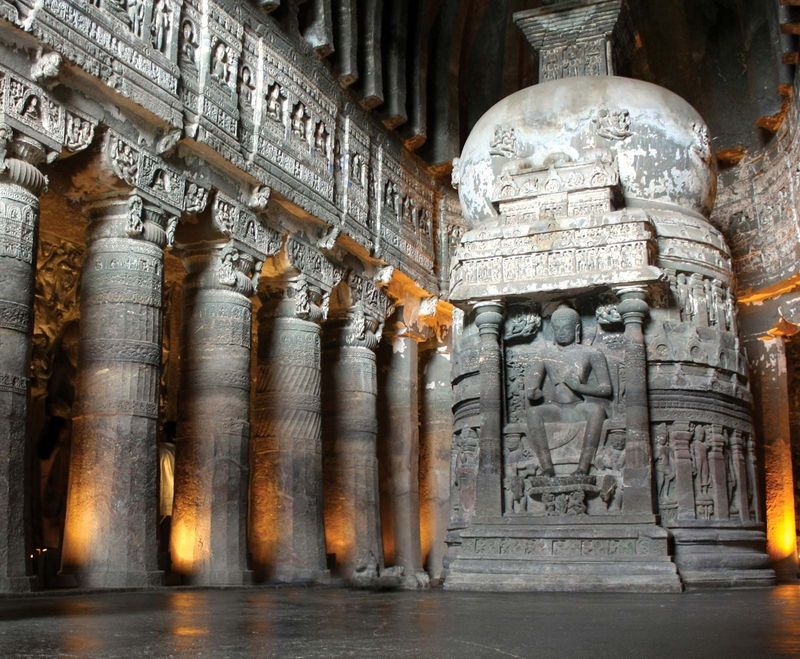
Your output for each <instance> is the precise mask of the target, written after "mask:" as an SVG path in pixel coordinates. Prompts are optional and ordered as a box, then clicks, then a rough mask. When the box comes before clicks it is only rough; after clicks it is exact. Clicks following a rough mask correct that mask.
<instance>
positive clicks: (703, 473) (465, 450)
mask: <svg viewBox="0 0 800 659" xmlns="http://www.w3.org/2000/svg"><path fill="white" fill-rule="evenodd" d="M690 431H691V433H692V436H691V440H690V442H689V453H690V458H691V462H692V476H693V484H694V485H693V486H694V490H695V492H694V494H695V502H696V507H697V511H698V514H699V515H700V517H703V518H708V517H710V515H711V513H712V511H713V499H712V498H711V496H710V493H711V491H712V488H713V487H714V483H713V480H712V477H711V468H710V461H709V451H710V450H711V449H712V446H711V441H710V437H709V435H710V433H709V431H708V429H707V427H706V426H704V425H702V424H691V426H690ZM735 432H738V431H735V430H727V429H724V428H723V429H721V431H720V437H721V440H722V451H723V456H724V465H725V472H726V476H725V486H726V490H727V498H728V503H729V512H730V514H731V515H736V514H739V512H740V511H739V510H738V501H737V496H736V495H737V493H738V488H739V487H741V486H744V487H746V488H747V493H748V495H747V500H748V502H751V504H750V505H751V508H752V500H753V490H754V484H753V483H751V482H750V479H749V478H747V477H746V478H747V482H746V483H744V484H742V483H740V482H739V476H738V473H737V470H736V468H735V465H734V459H735V456H734V452H733V450H732V449H731V442H730V439H731V436H732V435H733V433H735ZM453 440H454V441H453V449H452V464H451V469H452V476H453V477H454V478H455V479H456V480H458V478H459V474H460V472H465V471H469V470H474V469H475V468H477V458H478V445H479V437H478V429H477V428H471V427H467V428H464V429H462V430H461V431H458V432H456V433H455V434H454V436H453ZM612 444H613V443H612ZM745 446H746V455H744V457H745V458H746V460H747V461H748V462H750V461H751V460H752V459H753V456H752V455H751V453H752V446H751V445H750V443H749V442H747V443H745V442H744V441H743V442H742V449H743V450H744V449H745ZM517 454H519V455H517ZM505 460H506V462H507V463H508V462H514V463H515V464H514V466H513V467H511V471H514V472H516V473H517V474H519V467H521V466H523V463H526V464H529V465H530V469H528V470H526V469H524V468H523V470H522V471H523V472H526V473H527V472H529V474H528V475H535V474H536V473H537V470H538V466H537V465H536V460H535V458H534V457H533V456H532V454H523V449H522V447H521V445H520V446H516V445H515V446H506V451H505ZM653 462H654V467H655V477H656V492H657V495H658V499H659V501H660V502H661V505H662V506H663V505H664V504H667V505H670V504H672V503H674V501H675V497H676V494H677V492H676V487H675V481H676V468H675V465H676V457H675V450H674V446H673V445H672V443H671V442H670V441H669V433H668V432H667V425H666V424H664V423H662V424H659V425H658V426H657V427H656V430H655V434H654V448H653ZM624 465H625V459H624V446H618V445H609V446H607V447H606V449H601V450H600V451H599V452H598V455H597V457H596V459H595V467H596V468H598V469H602V470H609V469H611V470H613V471H616V472H619V471H621V470H622V469H623V468H624ZM508 466H510V465H508ZM506 471H508V469H506ZM748 471H750V470H749V469H748ZM517 494H518V495H520V496H521V495H522V492H518V493H517ZM610 494H611V495H612V496H611V497H609V498H613V493H610ZM518 498H519V497H515V499H518Z"/></svg>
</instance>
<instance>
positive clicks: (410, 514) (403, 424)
mask: <svg viewBox="0 0 800 659" xmlns="http://www.w3.org/2000/svg"><path fill="white" fill-rule="evenodd" d="M384 337H385V338H386V340H385V341H384V343H383V345H382V346H381V350H380V357H381V360H380V361H381V371H382V373H381V378H380V385H382V390H381V391H380V395H379V398H380V406H381V408H382V409H381V413H380V417H381V423H380V426H379V428H380V439H379V442H378V456H379V461H380V462H381V465H380V467H381V469H380V471H381V492H380V494H381V521H382V525H383V541H384V551H385V552H386V554H387V556H388V557H390V558H388V559H387V560H390V562H391V563H392V564H393V565H395V566H399V567H402V568H403V570H404V582H403V583H404V586H405V587H407V588H417V587H425V586H427V585H428V577H427V574H426V573H425V572H424V571H423V569H422V547H421V544H420V515H419V513H420V508H419V386H418V380H419V372H418V368H419V348H418V342H419V341H420V340H421V339H422V337H421V336H420V335H418V334H414V332H413V331H412V330H411V329H410V328H409V327H408V326H407V325H406V324H405V323H404V322H403V320H402V308H398V310H397V311H396V312H395V315H394V316H393V317H392V319H390V321H388V322H387V325H386V328H385V330H384Z"/></svg>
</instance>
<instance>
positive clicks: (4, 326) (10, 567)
mask: <svg viewBox="0 0 800 659" xmlns="http://www.w3.org/2000/svg"><path fill="white" fill-rule="evenodd" d="M12 154H13V155H14V156H16V157H6V158H5V160H4V165H3V172H2V178H0V204H1V205H2V208H0V538H2V540H1V541H0V591H22V590H28V589H29V588H30V585H31V579H30V577H29V569H28V559H27V555H28V551H29V549H30V539H29V536H30V517H29V503H30V490H29V488H30V486H31V485H32V484H31V483H30V482H29V481H28V480H27V479H26V478H24V477H22V475H23V474H25V473H26V472H27V460H28V456H26V453H27V442H26V427H27V424H28V398H29V375H30V367H31V348H32V340H31V339H32V333H33V296H34V276H35V265H36V250H37V238H38V231H39V227H38V223H39V194H40V193H41V191H42V189H43V187H44V186H45V183H46V179H45V177H44V176H43V175H42V173H41V172H40V171H39V170H38V169H37V168H36V165H37V164H38V163H39V161H40V160H41V159H42V158H43V157H44V150H43V149H42V148H41V146H40V145H37V144H36V143H30V144H27V145H26V144H25V143H21V144H19V145H17V147H16V148H15V150H14V151H12V153H10V154H9V156H11V155H12ZM26 156H27V157H26Z"/></svg>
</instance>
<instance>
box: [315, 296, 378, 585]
mask: <svg viewBox="0 0 800 659" xmlns="http://www.w3.org/2000/svg"><path fill="white" fill-rule="evenodd" d="M375 329H376V323H374V322H372V321H370V320H368V319H367V318H366V317H365V314H364V310H363V308H362V307H361V306H360V305H357V306H355V307H353V308H351V309H350V310H349V312H348V314H347V317H346V318H342V317H339V318H334V319H332V320H330V321H329V322H328V323H326V327H325V331H324V342H323V361H322V375H323V381H322V382H323V385H322V387H323V389H322V390H323V420H324V423H323V470H324V485H325V487H324V494H325V539H326V544H327V550H328V553H330V554H334V555H335V559H336V566H337V570H338V572H339V574H340V575H341V576H343V577H344V578H345V579H348V580H351V581H355V582H357V583H363V582H365V581H369V580H370V579H372V578H374V577H376V576H377V574H378V571H379V570H380V569H381V568H382V567H383V548H382V545H381V536H380V525H381V521H380V512H379V507H378V460H377V455H376V438H377V430H378V425H377V415H376V392H377V378H376V370H375V352H374V351H375V348H376V347H377V345H378V339H377V337H376V335H375Z"/></svg>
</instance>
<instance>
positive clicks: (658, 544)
mask: <svg viewBox="0 0 800 659" xmlns="http://www.w3.org/2000/svg"><path fill="white" fill-rule="evenodd" d="M620 521H621V520H619V519H617V520H597V518H583V519H582V520H581V522H579V523H576V522H575V520H574V518H572V519H570V520H568V519H566V518H549V519H548V522H547V523H545V524H534V523H527V524H526V523H517V522H516V521H515V522H514V523H495V524H492V523H489V524H473V525H472V526H470V528H468V529H465V530H463V531H462V532H461V534H460V537H461V545H460V546H457V547H455V552H454V557H453V561H452V563H451V564H450V566H449V570H448V573H447V577H446V578H445V580H444V588H445V590H478V591H565V592H587V591H592V592H660V593H678V592H681V590H682V586H681V581H680V579H679V578H678V573H677V570H676V568H675V564H674V563H673V562H672V561H671V560H670V558H669V555H668V553H667V533H666V531H664V529H662V528H660V527H658V526H655V525H652V524H644V523H635V524H624V523H619V522H620ZM614 522H616V523H614Z"/></svg>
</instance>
